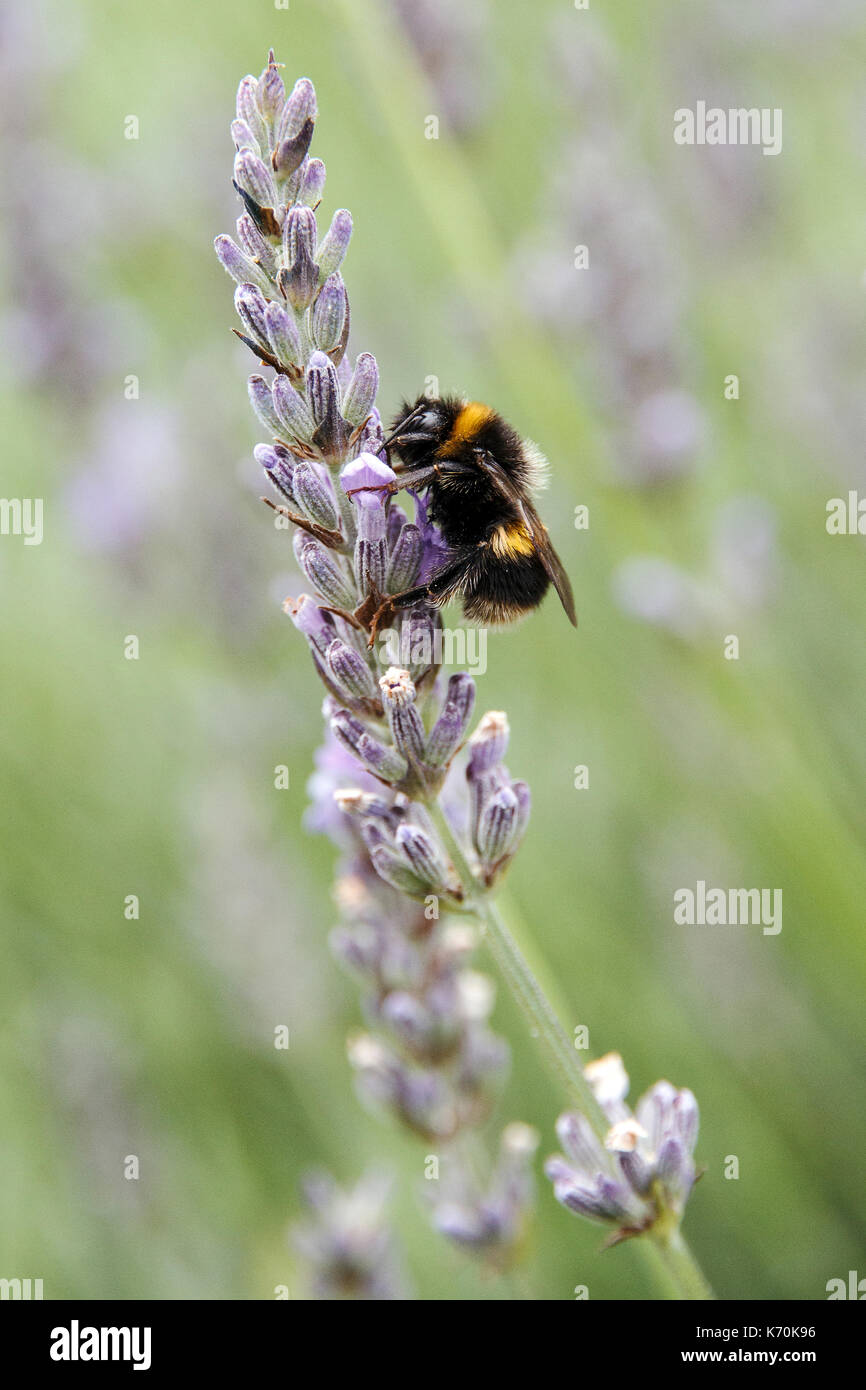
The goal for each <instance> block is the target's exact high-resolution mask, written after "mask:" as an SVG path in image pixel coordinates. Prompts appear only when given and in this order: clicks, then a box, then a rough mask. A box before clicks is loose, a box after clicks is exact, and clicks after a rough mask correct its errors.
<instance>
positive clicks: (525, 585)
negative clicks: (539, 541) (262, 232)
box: [463, 542, 550, 623]
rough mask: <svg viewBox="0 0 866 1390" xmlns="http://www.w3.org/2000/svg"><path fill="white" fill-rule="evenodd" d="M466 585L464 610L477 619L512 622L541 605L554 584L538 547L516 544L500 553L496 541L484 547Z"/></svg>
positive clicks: (488, 621)
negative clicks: (537, 551) (496, 548)
mask: <svg viewBox="0 0 866 1390" xmlns="http://www.w3.org/2000/svg"><path fill="white" fill-rule="evenodd" d="M482 557H483V558H482V559H481V560H479V562H478V563H477V565H476V566H475V570H474V573H473V575H472V579H471V581H470V583H468V584H467V585H466V587H465V589H464V594H463V611H464V613H465V614H466V617H467V618H470V619H471V620H472V621H473V622H476V623H511V622H514V621H515V619H517V618H520V617H522V616H523V615H524V614H526V613H529V612H531V611H532V609H533V608H537V606H538V604H539V603H540V602H541V600H542V599H543V598H544V595H545V594H546V593H547V590H548V588H549V586H550V580H549V579H548V576H547V572H546V570H545V568H544V566H543V565H542V563H541V561H540V560H539V558H538V556H537V555H536V553H535V551H534V550H533V549H532V547H531V546H530V548H529V549H528V550H518V549H515V548H514V547H513V546H512V548H511V549H510V551H509V553H508V554H507V555H503V554H500V555H497V554H496V552H495V551H494V548H493V544H492V542H489V543H488V544H487V545H485V546H484V547H483V550H482Z"/></svg>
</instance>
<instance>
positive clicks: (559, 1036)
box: [430, 801, 713, 1299]
mask: <svg viewBox="0 0 866 1390" xmlns="http://www.w3.org/2000/svg"><path fill="white" fill-rule="evenodd" d="M430 811H431V814H432V815H433V818H434V820H435V822H436V825H437V828H438V830H439V833H440V835H441V836H442V839H443V842H444V843H445V844H446V845H447V847H448V852H449V854H450V855H451V859H452V861H453V863H454V867H455V868H456V870H457V872H458V874H459V875H460V878H461V880H462V882H463V885H464V888H468V889H469V891H470V892H472V893H473V896H472V898H471V904H468V905H471V909H472V911H473V912H474V913H475V915H476V916H477V917H478V919H479V921H480V922H481V924H482V929H483V934H484V939H485V941H486V942H487V944H488V945H489V947H490V950H491V953H492V954H493V957H494V959H495V960H496V963H497V965H498V966H499V969H500V971H501V972H502V975H503V978H504V979H505V982H506V984H507V985H508V988H509V989H510V990H511V993H512V995H513V996H514V998H515V1000H516V1001H517V1004H518V1006H519V1008H520V1009H521V1011H522V1013H523V1015H524V1017H525V1018H526V1021H527V1023H528V1024H529V1031H530V1034H531V1035H532V1037H533V1038H536V1039H537V1040H538V1041H539V1042H540V1044H541V1046H542V1048H543V1050H544V1052H545V1055H546V1057H547V1060H548V1062H549V1063H550V1066H551V1070H552V1071H553V1072H554V1073H555V1075H556V1077H557V1079H558V1080H559V1082H560V1084H561V1085H562V1086H563V1089H564V1091H565V1094H566V1096H567V1098H568V1100H569V1102H570V1103H571V1104H573V1105H575V1106H576V1107H577V1109H578V1110H579V1111H580V1112H581V1114H583V1115H584V1116H585V1117H586V1119H587V1120H588V1121H589V1123H590V1124H591V1125H592V1128H593V1130H594V1132H595V1134H596V1135H597V1136H598V1138H599V1139H600V1140H601V1142H602V1143H604V1140H605V1137H606V1135H607V1132H608V1130H609V1128H610V1125H609V1123H608V1120H607V1117H606V1115H605V1113H604V1111H603V1110H602V1108H601V1106H600V1105H599V1103H598V1101H597V1100H596V1098H595V1094H594V1092H593V1090H592V1087H591V1086H590V1084H589V1082H588V1081H587V1079H586V1077H585V1076H584V1074H583V1067H582V1066H581V1062H580V1058H579V1056H578V1053H577V1050H576V1049H575V1048H574V1046H573V1045H572V1042H571V1039H570V1038H569V1036H568V1033H567V1032H566V1031H565V1029H564V1027H563V1026H562V1023H561V1022H560V1020H559V1018H558V1017H557V1015H556V1013H555V1011H554V1009H553V1007H552V1005H551V1003H550V1001H549V999H548V997H547V995H546V994H545V992H544V990H543V989H542V988H541V985H540V984H539V983H538V980H537V979H536V977H535V975H534V974H533V972H532V969H531V967H530V965H529V962H528V961H527V960H526V957H525V956H524V954H523V952H522V951H521V949H520V947H519V946H518V944H517V942H516V940H515V939H514V936H513V935H512V933H511V932H510V931H509V929H508V927H507V926H506V924H505V922H504V920H503V917H502V914H501V913H500V911H499V908H498V907H497V905H496V903H495V902H494V901H493V900H492V899H491V898H490V897H489V896H488V895H487V894H486V893H484V892H483V890H482V889H481V887H480V885H479V883H478V880H477V878H476V877H475V874H474V873H473V871H472V867H471V865H470V864H469V861H468V860H467V858H466V856H465V854H464V853H463V850H462V848H461V846H460V844H459V842H458V841H457V838H456V836H455V835H454V833H453V831H452V829H451V827H450V825H449V824H448V821H447V819H446V817H445V814H444V812H443V810H442V807H441V806H440V805H439V803H438V801H432V802H431V803H430ZM473 890H474V892H473ZM649 1236H650V1240H649V1242H648V1241H647V1240H644V1239H638V1244H639V1245H640V1247H641V1249H642V1250H643V1251H644V1252H645V1255H646V1254H649V1257H650V1259H651V1262H652V1263H653V1264H654V1266H655V1268H656V1270H657V1271H658V1272H660V1273H661V1274H662V1275H663V1276H664V1278H665V1281H666V1283H667V1284H668V1286H669V1287H670V1289H671V1291H672V1293H673V1296H674V1297H675V1298H678V1299H709V1298H712V1297H713V1293H712V1290H711V1289H710V1286H709V1284H708V1283H707V1281H706V1279H705V1278H704V1276H703V1273H702V1272H701V1269H700V1267H699V1266H698V1264H697V1262H696V1260H695V1258H694V1256H693V1255H692V1253H691V1251H690V1250H689V1248H688V1246H687V1244H686V1242H685V1240H684V1239H683V1237H682V1234H681V1233H680V1230H679V1227H678V1226H677V1225H672V1224H671V1225H666V1226H665V1227H664V1228H662V1229H658V1230H655V1229H654V1230H652V1231H651V1232H649Z"/></svg>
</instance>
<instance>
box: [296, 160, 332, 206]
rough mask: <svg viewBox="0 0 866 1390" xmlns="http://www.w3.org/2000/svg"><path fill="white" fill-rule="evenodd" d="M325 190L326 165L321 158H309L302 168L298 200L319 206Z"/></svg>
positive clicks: (308, 204) (307, 204)
mask: <svg viewBox="0 0 866 1390" xmlns="http://www.w3.org/2000/svg"><path fill="white" fill-rule="evenodd" d="M324 191H325V166H324V164H323V163H322V161H321V159H308V160H307V162H306V163H305V164H304V166H303V169H302V170H301V185H300V188H299V189H298V202H299V203H304V204H305V205H306V206H307V207H308V208H317V207H318V206H319V203H320V202H321V201H322V194H323V193H324Z"/></svg>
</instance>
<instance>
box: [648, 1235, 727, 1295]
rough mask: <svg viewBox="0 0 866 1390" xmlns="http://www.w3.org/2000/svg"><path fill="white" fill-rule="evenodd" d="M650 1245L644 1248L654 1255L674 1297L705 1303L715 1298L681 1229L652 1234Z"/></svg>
mask: <svg viewBox="0 0 866 1390" xmlns="http://www.w3.org/2000/svg"><path fill="white" fill-rule="evenodd" d="M649 1237H650V1238H649V1242H648V1243H647V1242H646V1241H643V1240H642V1241H641V1242H640V1244H641V1246H643V1247H645V1248H647V1249H649V1250H651V1251H653V1252H654V1254H655V1257H656V1260H657V1262H658V1264H659V1266H660V1267H661V1270H662V1272H663V1274H664V1275H665V1276H666V1277H667V1279H668V1281H669V1284H670V1286H671V1289H672V1290H673V1291H674V1295H673V1296H674V1297H675V1298H679V1299H693V1300H703V1299H711V1298H715V1294H714V1293H713V1291H712V1289H711V1288H710V1285H709V1284H708V1283H707V1281H706V1279H705V1278H704V1275H703V1272H702V1270H701V1267H700V1265H699V1264H698V1262H697V1260H696V1259H695V1257H694V1255H693V1254H692V1252H691V1250H690V1249H689V1247H688V1245H687V1244H686V1241H685V1238H684V1237H683V1233H682V1231H681V1230H680V1228H679V1226H676V1227H674V1228H673V1229H672V1230H670V1231H669V1232H661V1231H658V1232H657V1231H655V1230H653V1231H650V1233H649Z"/></svg>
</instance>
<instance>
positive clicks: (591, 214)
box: [516, 19, 704, 484]
mask: <svg viewBox="0 0 866 1390" xmlns="http://www.w3.org/2000/svg"><path fill="white" fill-rule="evenodd" d="M566 26H567V27H566ZM552 46H553V47H554V48H555V62H556V65H557V66H558V68H559V70H560V71H561V72H562V81H563V87H564V88H565V90H566V91H567V92H568V94H569V97H570V98H571V101H572V104H573V106H574V107H575V108H576V110H577V112H578V113H579V116H580V133H579V135H578V136H577V137H576V138H575V137H572V139H571V142H570V143H569V145H568V146H567V147H566V148H564V149H563V150H561V151H560V154H559V156H558V157H557V159H556V160H555V161H554V166H553V167H554V171H555V172H554V175H553V180H552V185H551V187H550V189H549V190H548V192H547V196H546V199H545V204H546V206H547V207H552V208H554V209H555V210H556V211H555V213H554V215H553V217H552V218H549V219H548V224H547V227H546V229H545V232H544V234H543V236H540V237H537V238H535V239H533V240H531V241H529V242H528V243H527V244H525V245H524V246H523V247H522V248H521V249H520V250H519V252H518V255H517V260H516V275H517V280H518V283H519V284H520V286H521V288H522V291H523V297H524V300H525V302H526V305H527V308H528V310H529V312H531V313H534V314H535V315H536V316H537V317H538V318H540V319H541V320H542V321H543V322H544V323H545V324H546V325H547V326H548V327H549V328H550V329H551V330H552V331H553V332H554V333H556V334H557V335H558V337H559V338H560V339H561V340H562V342H563V344H568V345H575V344H577V343H581V344H582V343H584V342H586V341H587V340H588V341H589V342H590V343H591V347H590V349H589V350H590V351H591V353H592V362H591V368H592V371H593V375H594V377H595V380H596V386H597V392H598V395H599V398H600V403H601V408H602V410H603V411H604V413H605V415H606V417H607V421H608V426H609V431H610V434H611V437H612V440H613V453H614V462H615V466H616V468H617V472H618V475H619V477H620V478H621V480H622V481H625V482H629V483H633V484H653V483H658V482H664V481H666V480H668V479H671V478H677V477H680V476H682V475H683V474H684V473H686V472H688V471H689V470H690V469H691V468H692V466H693V464H694V461H695V458H696V456H697V454H698V452H699V449H700V445H701V439H702V434H703V428H704V426H703V415H702V411H701V409H700V406H699V404H698V402H697V399H696V397H695V395H694V393H693V392H692V390H691V389H690V387H689V385H688V383H687V375H686V372H685V369H684V365H683V363H684V357H685V353H684V351H683V345H682V342H681V329H680V325H679V312H680V311H679V300H680V298H681V289H682V287H681V283H680V278H681V277H680V273H679V263H680V262H679V258H678V257H677V256H676V253H675V249H674V237H673V234H672V229H671V227H670V225H669V223H668V221H667V220H666V219H665V216H664V214H663V210H662V205H661V203H660V201H659V199H658V198H657V196H656V193H655V189H654V186H653V180H652V177H651V175H650V172H649V170H647V169H643V168H640V167H635V165H634V161H633V156H632V154H631V143H630V142H629V139H628V132H627V131H626V130H625V129H624V127H623V124H622V116H621V112H622V110H623V109H624V103H623V102H622V101H620V100H618V97H617V92H618V81H617V78H618V74H617V71H616V63H615V58H614V56H613V54H612V52H611V50H610V48H609V47H608V45H607V44H606V43H605V41H604V39H603V36H602V34H601V33H600V31H599V30H598V29H597V28H594V27H593V26H592V24H590V23H586V22H584V23H582V24H580V25H579V26H578V27H577V29H575V26H574V25H573V23H572V22H571V21H570V20H568V19H562V20H560V21H558V22H557V24H556V25H555V27H554V29H553V34H552ZM584 258H585V259H584ZM587 328H591V330H592V332H591V334H587V332H586V330H587Z"/></svg>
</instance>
